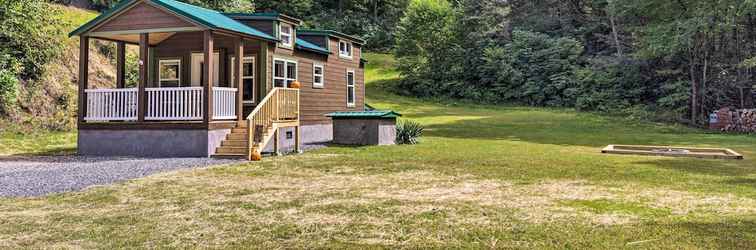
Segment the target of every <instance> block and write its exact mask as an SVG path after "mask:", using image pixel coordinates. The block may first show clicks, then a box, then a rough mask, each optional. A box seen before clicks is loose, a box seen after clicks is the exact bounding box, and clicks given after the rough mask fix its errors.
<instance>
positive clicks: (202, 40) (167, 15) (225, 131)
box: [70, 0, 365, 159]
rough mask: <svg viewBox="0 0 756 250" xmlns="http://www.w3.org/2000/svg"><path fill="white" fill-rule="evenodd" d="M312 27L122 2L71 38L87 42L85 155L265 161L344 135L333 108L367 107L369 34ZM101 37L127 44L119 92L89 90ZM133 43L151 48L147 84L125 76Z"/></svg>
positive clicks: (269, 16) (156, 2)
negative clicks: (93, 51)
mask: <svg viewBox="0 0 756 250" xmlns="http://www.w3.org/2000/svg"><path fill="white" fill-rule="evenodd" d="M301 23H302V22H301V21H300V20H299V19H296V18H294V17H290V16H287V15H283V14H280V13H272V12H270V13H269V12H265V13H260V12H256V13H222V12H218V11H214V10H210V9H205V8H201V7H198V6H194V5H190V4H187V3H183V2H178V1H174V0H124V1H121V2H120V3H119V4H118V5H116V6H114V7H113V8H112V9H110V10H108V11H106V12H104V13H102V14H101V15H100V16H98V17H96V18H95V19H93V20H92V21H90V22H88V23H86V24H84V25H82V26H81V27H79V28H77V29H76V30H74V31H73V32H71V34H70V35H71V36H79V37H80V58H79V59H80V60H79V81H78V84H79V112H78V131H79V139H78V149H79V153H80V154H82V155H128V156H142V157H210V156H219V157H242V158H250V159H255V158H259V155H260V154H261V153H262V152H264V151H266V152H279V151H281V150H293V151H299V150H300V149H301V147H302V144H306V143H322V142H328V141H330V140H332V138H333V131H332V125H331V124H332V120H331V118H329V117H327V116H325V114H328V113H331V112H338V111H362V110H363V107H364V100H365V84H364V82H365V78H364V69H363V66H364V62H365V61H364V60H363V59H362V58H361V52H362V51H361V48H362V46H363V45H364V40H362V39H360V38H357V37H354V36H350V35H347V34H343V33H340V32H337V31H332V30H312V29H302V28H300V25H301ZM93 39H101V40H106V41H113V42H115V43H116V44H117V46H116V47H117V49H116V67H117V70H116V72H117V77H116V82H115V83H114V84H113V86H115V87H114V88H91V87H90V86H89V85H88V68H89V59H88V57H89V44H90V41H91V40H93ZM126 46H138V48H139V59H138V60H139V61H138V67H139V81H138V82H137V83H136V84H135V86H127V84H126V83H125V73H124V72H125V67H126V63H125V54H126ZM256 155H257V156H258V157H255V156H256Z"/></svg>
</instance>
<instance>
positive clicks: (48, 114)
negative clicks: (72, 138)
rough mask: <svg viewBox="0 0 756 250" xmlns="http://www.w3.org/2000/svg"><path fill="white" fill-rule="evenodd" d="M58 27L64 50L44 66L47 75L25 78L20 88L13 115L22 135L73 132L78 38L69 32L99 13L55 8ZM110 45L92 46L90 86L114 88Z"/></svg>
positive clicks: (97, 44)
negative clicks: (108, 54) (109, 52)
mask: <svg viewBox="0 0 756 250" xmlns="http://www.w3.org/2000/svg"><path fill="white" fill-rule="evenodd" d="M52 6H53V9H55V10H59V11H57V12H54V15H57V16H56V17H55V18H56V19H57V20H61V23H60V24H55V26H56V28H57V29H59V30H60V31H61V35H60V37H57V41H58V42H60V43H62V44H63V46H62V50H61V51H58V52H57V56H56V57H55V58H53V60H52V61H50V62H48V63H47V64H45V65H44V66H43V69H44V72H43V73H42V75H41V76H39V78H38V79H22V81H21V84H20V86H19V98H18V106H19V111H20V113H19V114H17V115H12V116H11V117H10V121H8V120H6V121H5V122H7V123H11V124H14V125H16V126H14V128H18V129H23V130H24V131H23V132H30V131H36V130H40V129H42V130H57V131H61V130H70V129H73V126H74V121H75V111H76V99H77V95H76V90H77V82H78V79H77V78H78V61H79V59H78V57H79V39H78V37H71V38H69V37H68V36H67V35H68V33H69V32H70V31H71V30H73V29H75V28H76V27H78V26H79V25H81V24H83V23H85V22H86V21H89V20H90V19H92V18H94V17H96V16H97V14H98V13H96V12H91V11H87V10H81V9H77V8H73V7H66V6H62V5H54V4H53V5H52ZM109 46H111V43H109V42H93V44H92V46H90V50H91V51H90V68H89V75H90V85H91V86H111V85H113V82H114V79H115V67H114V66H113V65H112V64H111V60H110V59H109V58H108V56H106V54H107V53H103V52H107V51H108V49H107V48H108V47H109Z"/></svg>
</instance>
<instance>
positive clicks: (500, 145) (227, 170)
mask: <svg viewBox="0 0 756 250" xmlns="http://www.w3.org/2000/svg"><path fill="white" fill-rule="evenodd" d="M367 57H368V60H370V64H369V67H368V69H367V72H366V77H367V78H368V83H367V85H368V100H369V102H370V104H372V105H374V106H377V107H379V108H384V109H394V110H397V111H399V112H401V113H403V114H404V118H405V119H413V120H418V121H420V122H422V123H423V124H424V125H425V126H426V127H427V133H426V135H425V137H423V138H422V142H421V144H418V145H411V146H372V147H329V148H325V149H320V150H316V151H310V152H307V153H305V154H302V155H293V156H285V157H271V158H265V159H264V160H263V161H262V162H251V163H245V164H238V165H233V166H221V167H215V168H210V169H200V170H192V171H179V172H174V173H168V174H161V175H156V176H152V177H148V178H143V179H139V180H134V181H129V182H126V183H122V184H115V185H109V186H103V187H95V188H91V189H89V190H85V191H82V192H75V193H66V194H59V195H51V196H48V197H39V198H0V246H4V247H10V248H15V247H31V248H34V247H42V246H55V247H62V248H65V247H71V248H122V247H139V248H142V247H146V248H152V247H171V248H219V247H234V246H236V247H244V246H256V247H260V248H306V247H309V248H313V247H322V248H344V247H363V248H364V247H389V248H450V247H451V248H454V247H457V248H527V249H530V248H539V249H543V248H546V249H565V248H581V249H582V248H599V249H607V248H610V249H614V248H635V247H640V248H669V249H679V248H684V249H691V248H703V249H710V248H717V249H719V248H734V249H744V248H751V247H752V246H754V245H756V186H754V185H753V183H756V167H754V166H756V146H754V145H756V137H753V136H743V135H721V134H707V133H705V131H699V130H693V129H687V128H683V127H676V126H669V125H663V124H653V123H638V122H631V121H626V120H622V119H618V118H607V117H602V116H597V115H592V114H583V113H576V112H574V111H571V110H565V109H537V108H522V107H495V106H480V105H471V104H454V103H451V102H448V101H434V100H418V99H414V98H409V97H402V96H396V95H393V94H391V93H390V92H388V91H385V90H386V86H389V85H391V84H392V83H393V82H395V81H396V80H397V77H398V75H397V74H396V72H395V71H394V70H393V68H392V65H393V64H392V62H393V61H392V58H391V57H390V56H386V55H375V54H368V55H367ZM610 143H628V144H662V145H667V144H674V145H691V146H717V147H730V148H733V149H735V150H738V151H740V152H741V153H743V154H744V155H745V156H746V160H743V161H724V160H699V159H687V158H664V157H641V156H619V155H602V154H601V153H600V149H601V147H603V146H604V145H606V144H610ZM166 236H170V237H166Z"/></svg>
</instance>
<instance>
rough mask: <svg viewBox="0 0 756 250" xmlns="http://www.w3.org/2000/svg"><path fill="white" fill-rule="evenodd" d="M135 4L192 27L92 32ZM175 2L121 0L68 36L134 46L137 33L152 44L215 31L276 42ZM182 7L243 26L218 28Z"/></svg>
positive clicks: (195, 8)
mask: <svg viewBox="0 0 756 250" xmlns="http://www.w3.org/2000/svg"><path fill="white" fill-rule="evenodd" d="M139 3H145V4H149V5H151V6H153V7H156V8H159V9H161V10H163V11H165V12H168V13H170V14H173V15H175V16H177V17H179V18H181V19H183V20H185V21H187V22H188V23H191V24H192V26H191V27H173V28H155V29H142V30H116V31H107V32H92V31H93V30H95V29H96V28H97V27H99V26H100V25H102V24H105V23H107V22H108V21H109V20H112V19H113V18H115V17H117V16H118V15H119V14H121V13H124V12H125V11H127V10H129V9H130V8H132V7H134V6H136V5H137V4H139ZM177 3H178V2H175V1H173V0H123V1H121V2H119V3H118V4H117V5H116V6H114V7H113V8H111V9H109V10H107V11H105V12H103V13H102V14H101V15H99V16H97V17H96V18H94V19H92V20H91V21H89V22H87V23H85V24H84V25H82V26H80V27H78V28H77V29H75V30H74V31H72V32H71V33H69V37H70V36H91V37H96V38H102V39H106V40H116V41H125V42H131V43H134V42H138V34H142V33H151V34H152V35H153V36H155V37H156V39H155V41H153V39H150V44H155V43H159V42H161V41H162V40H164V39H167V38H168V37H170V36H171V35H173V34H175V33H176V32H191V31H203V30H213V31H218V32H219V33H223V34H227V35H237V36H241V37H244V38H250V39H260V40H265V41H270V42H277V41H278V39H276V38H275V37H272V36H269V35H267V34H264V33H262V32H260V31H258V30H256V29H254V28H252V27H249V26H246V25H244V24H241V23H238V22H236V21H234V20H233V19H230V18H227V17H225V16H223V15H222V14H220V13H218V12H215V11H212V10H207V9H204V8H201V7H197V6H193V5H189V4H185V3H180V4H182V5H179V4H177ZM177 6H178V7H177ZM185 6H191V8H193V10H195V11H197V10H201V11H203V12H204V13H202V14H207V13H210V14H217V15H216V16H218V15H219V16H222V17H221V18H220V19H228V20H222V21H225V22H234V23H230V24H231V25H232V26H233V25H240V27H241V26H243V27H241V28H240V29H239V30H233V29H226V28H223V27H218V25H215V24H214V23H212V22H209V21H207V20H205V19H208V18H212V17H198V16H196V15H193V14H192V13H189V12H188V11H187V10H184V9H182V8H180V7H185ZM227 26H228V25H227ZM236 28H239V27H236ZM245 31H246V32H245ZM250 33H252V34H250ZM257 33H259V34H257ZM135 36H136V37H137V39H136V40H135V39H134V37H135ZM160 38H162V39H160Z"/></svg>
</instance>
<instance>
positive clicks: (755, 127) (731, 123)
mask: <svg viewBox="0 0 756 250" xmlns="http://www.w3.org/2000/svg"><path fill="white" fill-rule="evenodd" d="M720 111H722V110H720ZM717 115H718V116H719V120H720V123H723V124H726V125H725V126H724V127H723V128H722V131H727V132H740V133H755V132H756V109H737V110H733V111H726V112H718V113H717Z"/></svg>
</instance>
